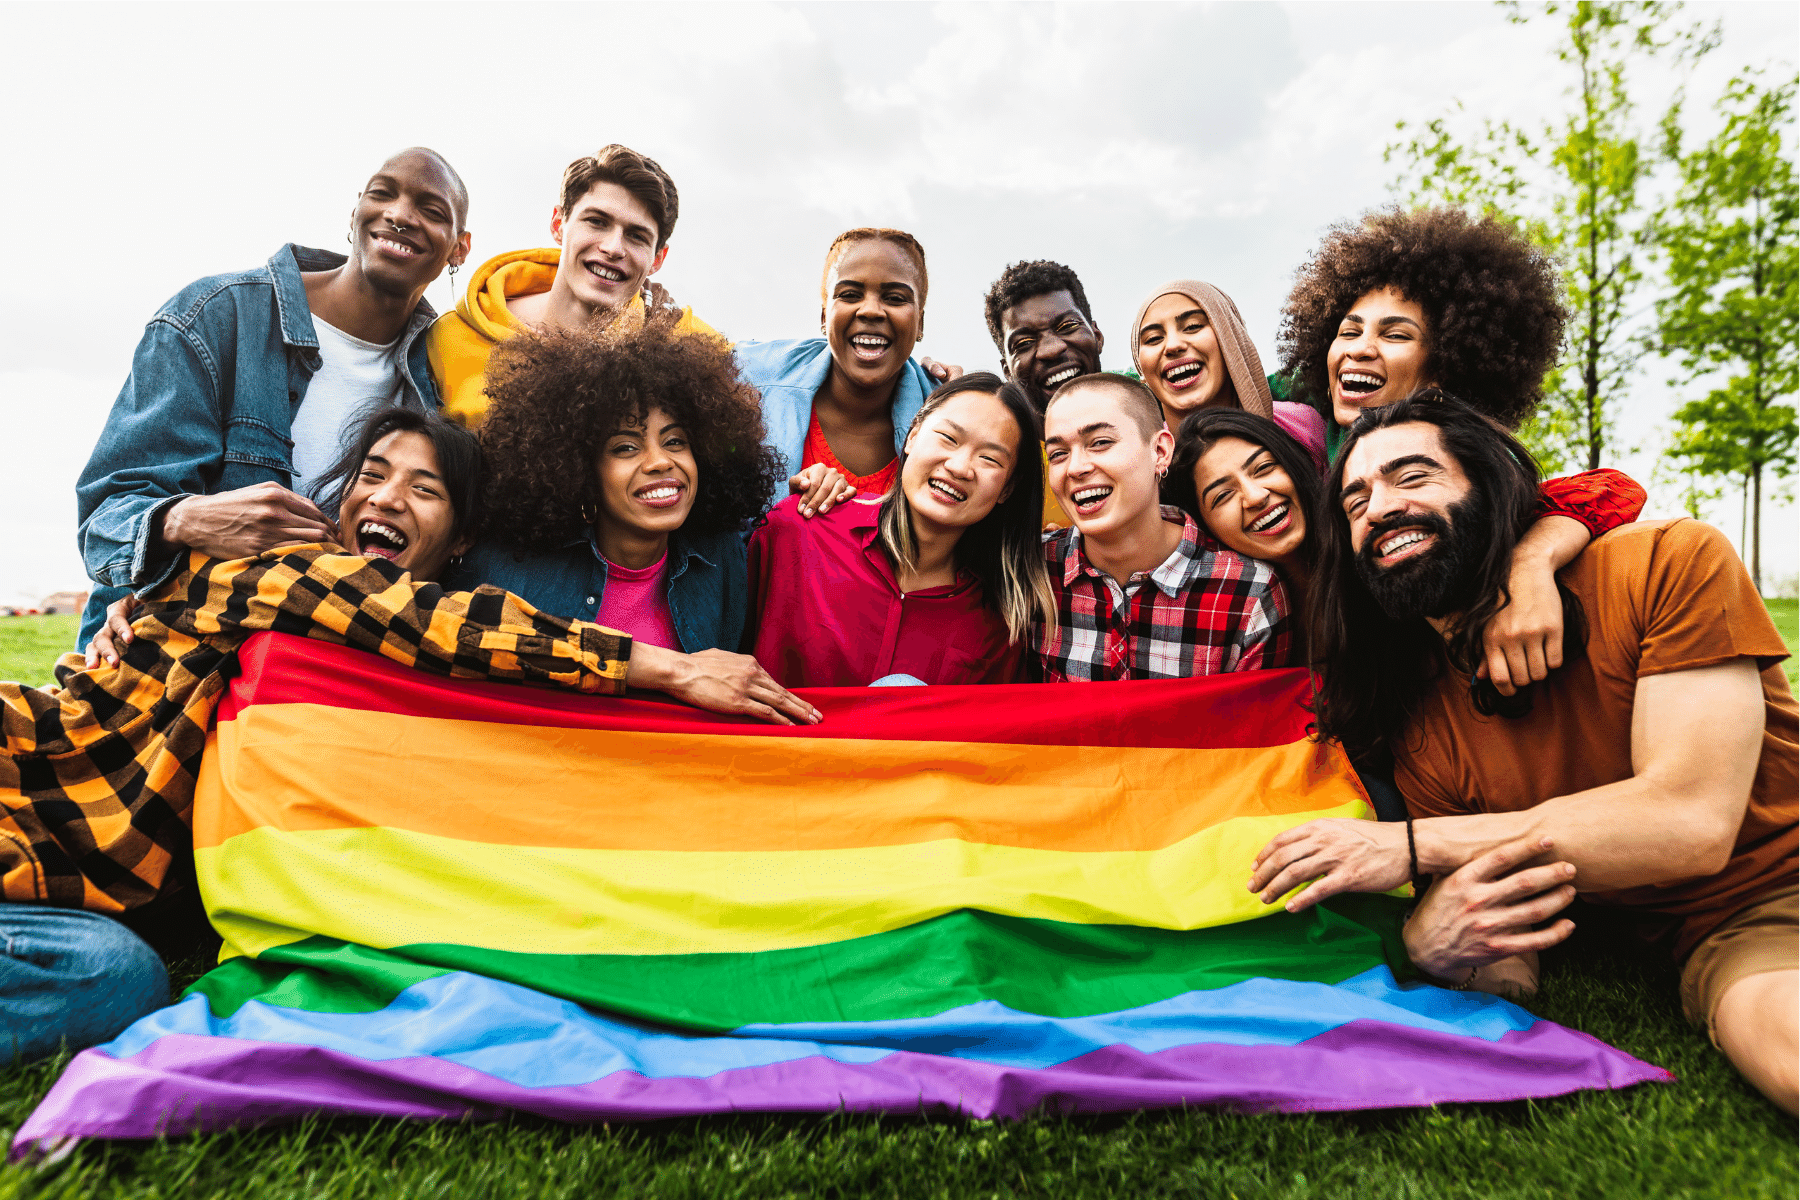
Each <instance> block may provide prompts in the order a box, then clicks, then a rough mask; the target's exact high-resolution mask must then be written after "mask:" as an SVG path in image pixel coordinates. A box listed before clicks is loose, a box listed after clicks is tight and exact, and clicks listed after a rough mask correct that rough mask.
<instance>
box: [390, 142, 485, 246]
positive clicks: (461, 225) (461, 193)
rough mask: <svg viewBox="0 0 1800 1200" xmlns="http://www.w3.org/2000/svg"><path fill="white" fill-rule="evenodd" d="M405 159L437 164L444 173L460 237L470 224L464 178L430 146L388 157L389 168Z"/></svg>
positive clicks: (409, 149) (411, 148)
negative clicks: (419, 159) (420, 159)
mask: <svg viewBox="0 0 1800 1200" xmlns="http://www.w3.org/2000/svg"><path fill="white" fill-rule="evenodd" d="M403 158H422V159H426V160H429V161H430V162H432V163H435V164H436V165H437V166H438V168H439V169H440V170H442V171H443V173H444V183H445V186H446V187H447V188H448V189H449V192H450V202H451V203H452V204H454V205H455V206H456V232H457V233H458V234H459V235H460V234H461V233H462V231H463V230H464V229H465V228H467V226H468V223H469V189H468V188H467V187H465V186H463V181H462V176H461V175H458V174H457V173H456V168H455V167H453V166H451V165H450V160H449V159H447V158H445V157H444V156H443V155H441V154H439V153H438V152H437V151H436V150H433V149H432V148H431V147H429V146H408V147H407V148H406V149H404V150H400V151H397V152H396V153H393V154H390V155H388V160H387V162H385V163H383V164H381V165H382V166H383V167H387V166H388V165H390V164H392V163H397V162H399V161H400V160H401V159H403Z"/></svg>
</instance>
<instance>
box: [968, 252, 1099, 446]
mask: <svg viewBox="0 0 1800 1200" xmlns="http://www.w3.org/2000/svg"><path fill="white" fill-rule="evenodd" d="M984 308H985V312H986V315H987V327H988V334H989V335H990V336H991V337H992V338H993V339H994V347H995V348H996V349H997V350H999V351H1000V361H1001V363H1002V364H1003V365H1004V366H1005V368H1006V377H1007V378H1008V379H1010V380H1012V381H1013V382H1015V383H1017V384H1018V385H1019V386H1021V387H1023V388H1024V389H1025V394H1026V395H1027V396H1029V397H1030V398H1031V402H1032V404H1034V405H1036V406H1037V410H1038V411H1039V412H1043V411H1044V410H1045V409H1046V408H1047V407H1049V404H1050V397H1051V396H1053V395H1055V394H1056V389H1057V388H1059V387H1061V386H1062V385H1063V384H1065V383H1067V382H1069V380H1071V379H1075V378H1077V377H1079V376H1082V375H1092V374H1093V373H1094V372H1095V371H1098V370H1099V369H1100V350H1101V347H1103V346H1105V345H1106V338H1105V336H1104V335H1102V334H1101V332H1100V327H1099V326H1097V325H1095V324H1094V315H1093V313H1092V312H1091V311H1090V310H1089V308H1088V298H1087V292H1086V291H1085V290H1084V289H1083V288H1082V286H1081V280H1080V279H1079V278H1078V277H1077V276H1076V274H1075V272H1074V271H1072V270H1070V269H1069V268H1068V267H1065V266H1063V265H1062V264H1061V263H1057V262H1049V261H1047V260H1039V261H1036V262H1018V263H1014V264H1012V265H1011V266H1010V267H1008V268H1006V270H1004V271H1002V272H1001V273H1000V278H998V279H996V280H995V281H994V285H993V286H992V287H990V288H989V289H988V293H987V298H986V301H985V303H984Z"/></svg>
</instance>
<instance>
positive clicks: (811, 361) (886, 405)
mask: <svg viewBox="0 0 1800 1200" xmlns="http://www.w3.org/2000/svg"><path fill="white" fill-rule="evenodd" d="M930 287H931V279H930V276H929V275H928V274H927V273H926V270H925V249H924V247H922V246H920V245H919V242H918V239H916V238H914V237H913V236H912V234H910V233H905V232H903V231H901V230H898V229H872V228H865V229H850V230H846V231H845V232H843V233H841V234H839V235H838V236H837V238H836V239H835V240H834V241H833V242H832V243H831V248H830V249H829V250H828V251H826V254H825V268H824V272H823V275H822V277H821V279H820V285H819V327H820V333H821V334H822V335H823V336H820V337H815V338H801V339H796V340H792V341H775V342H743V343H740V344H739V345H738V347H737V358H738V365H739V367H740V368H741V369H742V372H743V376H744V378H745V379H746V380H748V381H749V382H750V384H751V386H753V387H755V388H756V389H757V391H758V392H759V393H761V395H762V406H763V419H764V421H765V422H767V424H768V431H769V433H768V436H769V445H770V446H771V447H773V448H774V450H775V451H776V452H777V453H778V454H780V455H781V457H782V460H783V462H784V463H785V465H786V469H787V472H788V474H789V475H790V476H796V475H798V474H799V473H800V472H802V471H804V470H806V469H807V468H810V467H814V466H818V467H822V468H829V469H831V470H835V471H837V472H838V473H839V474H841V475H842V476H843V477H844V479H845V480H847V481H848V484H849V487H850V488H853V489H854V490H856V491H859V492H872V493H882V492H886V491H887V490H888V487H889V485H890V484H892V482H893V480H894V473H895V472H896V471H897V470H898V469H899V468H898V465H897V464H898V462H899V454H900V441H901V438H902V436H903V435H904V432H905V430H906V429H907V427H908V425H909V424H910V423H911V421H912V419H913V417H914V416H915V415H916V414H917V413H918V411H919V407H920V405H921V404H923V403H924V401H925V397H926V396H928V395H930V394H931V389H932V388H933V387H934V386H935V385H936V381H935V380H934V379H933V378H932V377H931V375H930V374H928V373H927V372H926V370H925V368H924V367H922V366H920V365H919V364H918V363H916V362H914V361H913V360H912V358H911V357H910V356H911V354H912V351H913V347H914V346H915V345H916V344H917V343H918V341H919V339H920V337H921V336H923V335H924V332H925V297H926V294H927V292H929V290H930ZM787 490H788V485H787V484H782V485H780V486H778V487H776V488H775V489H773V490H771V492H770V494H769V503H770V504H771V505H774V504H776V503H779V502H780V500H781V499H782V497H784V496H786V495H787ZM830 499H831V498H827V502H826V503H824V504H823V505H822V506H821V511H823V510H824V509H828V508H829V507H830ZM809 507H810V506H809Z"/></svg>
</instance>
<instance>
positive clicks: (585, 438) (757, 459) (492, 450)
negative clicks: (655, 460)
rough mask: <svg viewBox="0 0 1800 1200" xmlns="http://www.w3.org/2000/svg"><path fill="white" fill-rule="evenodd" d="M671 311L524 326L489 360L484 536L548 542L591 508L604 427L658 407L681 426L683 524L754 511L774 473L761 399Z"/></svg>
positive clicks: (721, 350)
mask: <svg viewBox="0 0 1800 1200" xmlns="http://www.w3.org/2000/svg"><path fill="white" fill-rule="evenodd" d="M674 321H675V317H674V314H657V315H655V316H652V317H650V318H649V319H647V320H645V321H644V322H642V323H641V324H638V323H636V322H628V321H625V320H618V321H614V322H613V324H612V326H611V327H610V328H607V329H605V330H603V331H601V332H598V333H596V332H594V331H592V330H586V331H572V332H571V331H562V330H557V331H551V332H544V333H521V334H519V335H517V336H515V337H512V338H509V339H507V340H506V341H505V342H502V343H501V344H500V345H499V346H497V347H495V349H494V352H493V355H492V357H490V358H489V359H488V368H487V394H488V396H489V397H490V398H491V399H492V400H493V407H492V408H490V409H489V410H488V416H487V421H486V423H485V424H483V425H482V427H481V445H482V450H483V452H484V454H485V456H486V459H487V468H488V474H487V482H486V485H485V487H484V495H483V500H484V505H483V507H484V510H485V514H486V519H485V522H484V526H483V532H484V533H485V535H486V536H488V537H491V538H493V539H494V540H496V541H499V542H502V543H504V544H506V545H509V546H516V547H518V548H520V549H524V550H554V549H556V548H557V547H559V546H563V545H566V544H567V543H568V541H569V540H570V539H571V538H573V537H578V536H580V534H581V532H582V531H583V530H584V529H585V528H586V527H587V525H588V524H589V522H588V521H587V520H586V519H584V518H583V517H582V509H583V508H587V509H588V510H589V511H590V512H592V511H595V510H597V509H598V508H599V505H600V487H599V475H598V472H597V470H596V466H595V464H596V463H598V462H599V460H600V452H601V450H602V449H603V448H604V447H605V445H606V441H607V439H608V438H609V437H611V436H612V434H613V432H614V431H615V430H617V429H619V428H621V427H622V426H630V425H641V424H643V422H644V420H645V418H646V417H647V416H648V415H649V411H650V409H652V408H661V409H663V410H664V411H665V412H667V413H668V414H669V415H670V416H672V417H674V418H675V419H676V420H677V421H679V422H681V424H682V426H683V427H684V428H685V429H686V430H687V434H688V438H689V441H690V443H691V444H692V446H693V449H694V460H695V465H696V466H697V467H698V469H699V479H698V481H697V483H696V486H695V489H694V491H695V496H694V507H693V511H692V512H690V513H689V514H688V519H687V523H686V524H685V525H683V526H682V528H683V529H684V530H685V531H687V532H690V533H721V532H724V531H725V530H728V529H737V528H740V527H742V526H743V524H744V523H745V522H747V521H752V520H754V519H756V518H757V517H759V516H761V515H762V511H763V505H764V503H765V502H766V500H767V499H768V496H769V493H770V492H771V491H773V490H774V487H775V483H776V480H777V478H778V477H781V476H782V475H783V472H782V469H781V464H780V462H779V461H778V460H777V458H776V456H775V452H774V451H773V450H771V449H769V448H768V447H767V446H765V445H763V421H762V399H761V397H760V396H759V395H758V394H757V391H756V389H755V388H753V387H751V386H749V385H748V384H746V383H744V382H742V381H741V380H740V379H739V378H738V373H737V364H736V363H735V361H734V360H733V359H732V357H731V348H730V347H729V346H727V345H725V343H723V342H721V341H719V340H718V339H716V338H712V337H704V336H698V335H694V336H689V335H683V334H677V333H676V332H675V330H674Z"/></svg>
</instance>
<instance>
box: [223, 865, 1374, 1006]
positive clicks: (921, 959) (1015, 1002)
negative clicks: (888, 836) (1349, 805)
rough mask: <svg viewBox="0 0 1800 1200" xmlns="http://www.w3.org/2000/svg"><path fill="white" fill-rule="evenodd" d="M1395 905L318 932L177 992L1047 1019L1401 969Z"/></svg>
mask: <svg viewBox="0 0 1800 1200" xmlns="http://www.w3.org/2000/svg"><path fill="white" fill-rule="evenodd" d="M1402 907H1403V905H1402V902H1400V901H1397V900H1394V899H1391V898H1389V897H1385V896H1340V897H1337V898H1336V899H1334V900H1331V901H1329V902H1327V903H1326V904H1324V905H1321V906H1318V907H1315V908H1313V909H1310V910H1308V911H1307V912H1305V913H1302V914H1299V915H1293V914H1289V913H1285V912H1284V913H1277V914H1275V915H1272V916H1268V917H1264V918H1261V919H1259V920H1255V921H1245V922H1241V923H1239V924H1234V925H1222V926H1217V927H1214V928H1211V929H1201V930H1194V931H1188V932H1184V931H1179V930H1168V929H1147V928H1141V927H1138V926H1129V925H1077V924H1068V923H1064V922H1059V921H1043V920H1032V919H1029V918H1023V917H1005V916H997V915H995V914H993V913H984V912H974V911H970V910H966V909H965V910H962V911H959V912H954V913H948V914H946V915H944V916H941V917H937V918H934V919H933V920H930V921H924V922H921V923H920V924H917V925H912V926H908V927H907V928H905V929H897V930H894V931H892V932H889V933H881V934H875V935H873V936H870V937H864V938H855V939H851V940H849V941H843V942H832V943H829V944H827V945H823V946H809V947H804V948H801V949H790V950H771V951H764V952H762V953H757V954H670V955H598V954H567V955H562V954H510V953H507V952H505V951H497V950H487V949H478V948H474V947H469V946H455V945H414V946H404V947H399V948H397V949H394V950H388V951H383V950H371V949H368V948H366V947H362V946H353V945H348V944H346V943H343V942H337V941H332V940H330V939H326V938H308V939H307V940H305V941H302V942H296V943H293V944H292V945H288V946H283V947H280V948H279V949H275V950H270V951H267V952H265V953H264V954H263V955H262V956H261V957H260V958H259V959H256V960H250V959H233V960H232V961H230V962H228V963H226V964H225V965H223V966H221V967H220V968H218V969H217V970H215V971H213V972H212V973H211V974H209V975H207V976H206V977H205V978H203V979H201V980H200V981H199V982H197V983H195V984H194V986H193V987H192V988H190V989H189V991H190V992H199V993H203V994H204V995H206V997H207V998H208V1000H209V1002H210V1004H211V1006H212V1010H213V1012H214V1014H215V1015H217V1016H220V1017H224V1016H229V1015H230V1014H231V1013H234V1012H236V1011H237V1010H238V1008H239V1007H240V1006H241V1005H242V1004H243V1003H244V1002H245V1001H247V1000H250V999H253V998H254V999H259V1000H263V1001H265V1002H267V1003H270V1004H278V1005H282V1006H285V1007H291V1008H303V1009H307V1010H310V1011H314V1012H335V1013H356V1012H372V1011H375V1010H377V1009H380V1008H382V1007H384V1006H386V1005H387V1004H388V1003H389V1002H390V1001H391V1000H392V999H393V998H394V997H395V996H396V995H398V994H399V993H400V992H401V991H402V990H404V989H405V988H407V987H410V986H412V985H413V984H415V983H418V982H419V981H421V980H423V979H427V978H430V977H431V976H433V975H439V974H443V973H444V972H446V971H453V970H454V971H472V972H476V973H478V974H482V975H488V976H492V977H493V978H496V979H503V980H507V981H509V982H512V983H518V984H523V985H525V986H527V987H533V988H537V989H538V990H540V991H544V992H549V993H550V994H552V995H555V996H560V997H563V998H564V999H568V1000H574V1001H577V1002H579V1003H582V1004H588V1005H592V1006H594V1007H596V1008H602V1009H606V1010H607V1011H609V1012H613V1013H618V1014H621V1015H624V1016H628V1017H635V1018H638V1019H640V1020H645V1021H653V1022H656V1023H658V1024H664V1025H671V1026H675V1027H678V1028H682V1029H689V1030H695V1031H704V1032H723V1031H726V1030H730V1029H735V1028H736V1027H737V1026H739V1025H749V1024H764V1023H766V1024H785V1023H788V1022H796V1021H884V1020H901V1019H906V1018H912V1017H922V1016H931V1015H934V1014H936V1013H940V1012H944V1011H945V1010H947V1009H951V1008H956V1007H958V1006H960V1005H964V1004H971V1003H974V1002H976V1001H978V1000H997V1001H999V1002H1000V1003H1002V1004H1005V1005H1007V1006H1008V1007H1010V1008H1013V1009H1016V1010H1018V1011H1021V1012H1031V1013H1038V1014H1041V1015H1044V1016H1051V1017H1077V1016H1091V1015H1093V1014H1096V1013H1105V1012H1117V1011H1119V1010H1120V1009H1126V1008H1136V1007H1138V1006H1140V1005H1144V1004H1150V1003H1153V1002H1155V1001H1158V1000H1166V999H1168V998H1169V997H1171V996H1178V995H1180V994H1182V993H1183V992H1191V991H1205V990H1209V989H1212V988H1220V987H1226V986H1228V985H1230V984H1234V983H1239V982H1241V981H1243V980H1245V979H1250V978H1255V977H1258V976H1269V977H1274V978H1279V979H1293V980H1305V981H1310V982H1321V983H1336V982H1338V981H1340V980H1343V979H1347V978H1349V977H1350V976H1352V975H1355V974H1358V973H1360V972H1362V971H1366V970H1368V969H1369V968H1370V967H1373V966H1376V965H1378V964H1379V963H1381V962H1384V961H1385V962H1387V963H1388V964H1389V965H1390V966H1391V967H1393V968H1394V970H1395V972H1396V974H1404V973H1405V971H1406V970H1407V968H1406V966H1405V964H1406V957H1405V952H1404V950H1403V949H1402V947H1401V944H1400V927H1399V921H1400V913H1401V911H1402Z"/></svg>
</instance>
